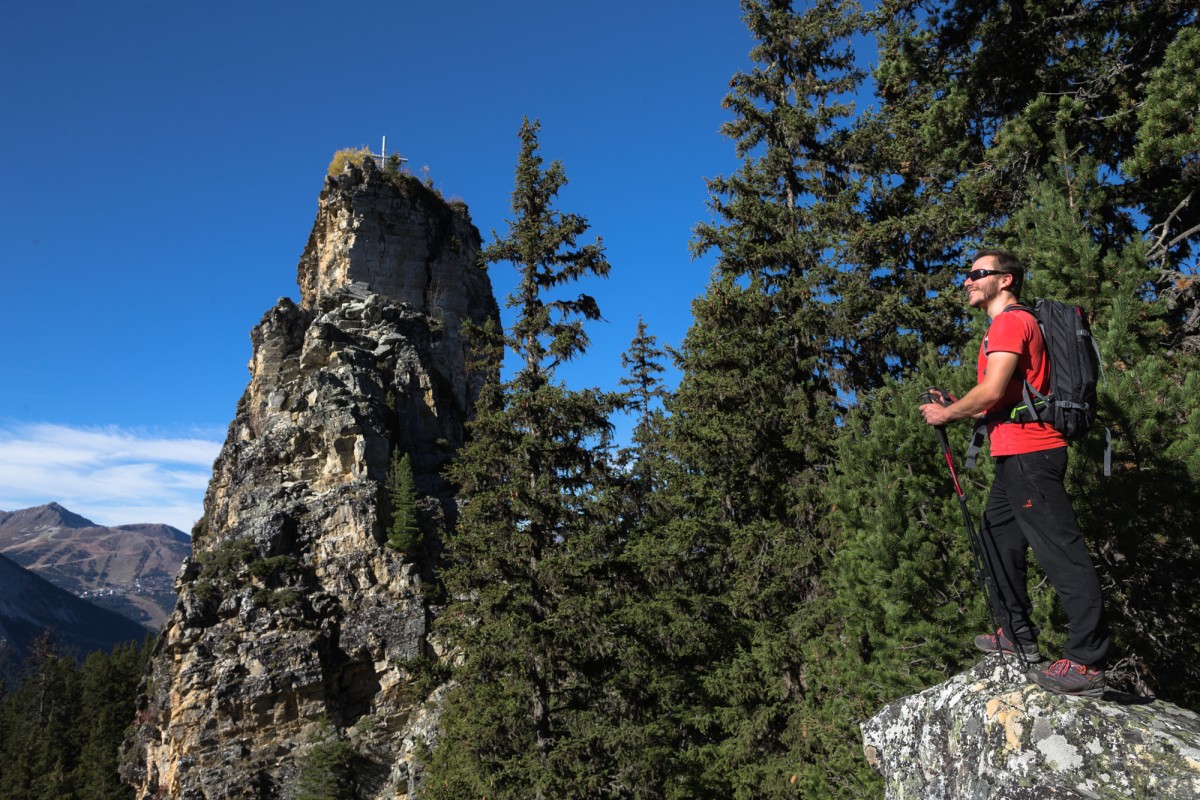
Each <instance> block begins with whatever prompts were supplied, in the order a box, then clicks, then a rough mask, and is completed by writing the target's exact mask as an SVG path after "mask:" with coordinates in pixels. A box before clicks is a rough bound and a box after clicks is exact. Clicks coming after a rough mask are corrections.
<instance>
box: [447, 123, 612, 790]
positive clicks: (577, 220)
mask: <svg viewBox="0 0 1200 800" xmlns="http://www.w3.org/2000/svg"><path fill="white" fill-rule="evenodd" d="M538 128H539V126H538V124H537V123H536V122H535V123H531V122H529V121H528V120H525V121H524V123H523V124H522V126H521V131H520V140H521V152H520V157H519V159H518V161H517V170H516V187H515V189H514V191H513V195H512V211H513V214H514V216H513V218H512V219H511V220H509V223H508V224H509V233H508V235H507V236H506V237H504V238H500V237H496V239H495V241H494V243H493V244H491V245H490V246H489V247H488V248H487V249H486V250H485V251H484V259H485V261H486V262H487V263H489V264H496V263H499V262H507V263H510V264H512V265H513V266H515V267H516V269H517V272H518V274H519V281H518V284H517V287H516V289H515V290H514V291H513V293H512V294H511V295H510V296H509V297H508V299H507V305H508V307H509V308H512V309H514V311H515V320H514V322H513V324H512V327H511V328H510V329H509V330H507V331H505V333H504V336H503V341H504V346H505V348H506V349H507V350H508V351H510V352H511V353H512V354H513V355H514V356H515V357H516V359H517V364H518V368H517V371H516V373H515V374H514V375H513V377H512V379H511V380H509V381H507V382H505V383H503V384H497V383H493V384H491V385H490V386H487V387H485V390H484V392H483V394H482V396H481V400H480V404H479V406H478V408H477V414H476V418H475V420H474V421H473V423H472V424H471V425H470V427H469V435H470V441H469V443H468V444H467V446H466V447H465V448H464V449H463V450H462V452H461V457H460V459H459V460H458V462H457V463H456V464H455V466H454V467H453V469H452V471H451V477H452V478H453V479H454V480H455V481H456V482H457V483H458V485H459V487H460V493H459V497H460V498H461V500H462V501H463V511H462V515H461V516H460V518H459V521H458V525H457V530H456V531H455V533H454V534H453V536H451V537H450V538H449V539H448V541H447V555H448V559H449V566H448V568H447V570H446V572H445V581H446V586H447V588H448V590H449V592H450V596H451V598H453V600H452V603H451V605H450V607H449V608H448V609H447V612H446V613H445V614H444V615H443V617H442V624H443V625H444V626H445V629H446V630H447V633H448V634H449V635H450V637H451V639H452V641H453V642H454V644H455V645H457V646H458V647H460V648H461V650H462V653H463V657H464V662H463V665H462V667H461V668H460V669H458V670H457V671H456V674H455V677H456V679H457V681H458V685H457V687H456V688H455V690H454V691H452V692H451V693H450V695H449V696H448V697H447V700H446V706H445V712H444V715H443V731H442V734H441V736H440V738H439V742H438V747H437V748H436V749H435V751H434V752H433V754H432V756H431V763H430V768H429V774H428V777H427V780H426V782H425V784H424V787H423V794H424V795H426V796H427V797H429V798H434V799H435V800H436V798H461V797H479V796H486V797H489V798H508V797H511V798H522V800H527V799H528V798H541V797H553V798H568V797H596V796H599V795H600V794H602V793H603V788H602V786H603V783H602V781H603V780H604V778H603V777H602V776H601V775H600V774H599V773H600V772H602V770H603V767H602V766H598V765H597V762H598V761H602V759H601V758H599V757H597V754H594V753H590V752H589V757H587V758H585V757H581V754H580V751H579V749H578V748H579V747H588V746H590V742H589V737H591V736H593V735H594V734H593V731H594V728H595V725H596V724H597V721H596V716H597V715H598V714H599V711H598V705H599V704H598V702H597V693H598V692H599V691H600V690H599V689H598V688H597V687H598V684H599V683H600V681H599V679H598V678H597V677H596V676H597V675H598V673H599V672H600V671H601V670H602V668H603V664H604V663H605V659H606V658H607V657H608V656H609V655H611V654H609V653H607V652H606V647H608V646H609V639H608V637H605V636H603V635H600V634H599V626H600V625H601V622H600V620H601V619H602V617H603V608H601V607H600V606H601V603H602V602H603V601H602V599H601V598H602V597H603V593H601V592H599V591H597V589H596V587H597V586H598V585H603V582H604V580H605V578H604V571H605V570H607V569H608V568H609V567H608V558H607V556H608V553H609V547H610V542H609V540H608V539H609V537H608V534H607V531H608V530H609V528H608V527H607V526H606V525H605V524H604V521H605V516H604V514H603V511H602V508H601V506H602V504H601V503H600V502H599V501H598V500H597V499H596V498H597V491H596V489H597V487H598V486H599V485H600V484H602V483H603V482H604V481H605V480H606V479H607V470H608V465H607V458H606V454H605V452H604V451H605V445H604V443H605V442H606V441H607V438H608V429H609V423H608V414H609V413H610V412H611V410H612V407H613V403H614V400H615V398H614V397H613V396H610V395H608V394H605V393H602V392H599V391H596V390H584V391H572V390H569V389H567V388H566V387H565V386H563V385H562V384H561V383H558V382H557V381H556V380H555V369H556V367H557V366H558V365H559V364H561V363H563V362H565V361H569V360H571V359H573V358H575V357H576V356H578V355H580V354H581V353H583V351H584V349H585V348H586V346H587V343H588V338H587V335H586V334H585V332H584V328H583V325H584V322H585V321H587V320H595V319H598V318H599V316H600V309H599V308H598V306H597V304H596V302H595V300H594V299H593V298H591V297H589V296H588V295H586V294H580V295H578V296H576V297H574V298H564V297H561V296H557V293H556V291H555V290H557V289H560V288H561V287H563V286H565V285H566V284H569V283H572V282H573V281H576V280H578V279H580V278H585V277H588V276H593V275H594V276H601V277H602V276H605V275H607V273H608V270H609V265H608V262H607V261H606V260H605V258H604V251H603V248H602V246H601V243H600V241H599V240H597V241H596V242H595V243H594V244H588V245H583V246H577V245H576V241H577V239H578V237H579V236H580V235H582V234H583V233H584V232H585V231H586V230H587V228H588V224H587V221H586V220H585V219H584V218H583V217H581V216H578V215H575V214H566V213H562V212H559V211H556V210H554V208H553V207H552V203H553V201H554V198H555V197H556V195H557V193H558V191H559V189H560V188H561V187H562V186H563V185H564V184H565V183H566V176H565V174H564V171H563V167H562V165H561V164H560V163H559V162H553V163H551V164H550V165H549V167H548V168H545V169H543V168H542V159H541V157H540V156H539V155H538V139H537V134H538ZM493 236H495V234H493Z"/></svg>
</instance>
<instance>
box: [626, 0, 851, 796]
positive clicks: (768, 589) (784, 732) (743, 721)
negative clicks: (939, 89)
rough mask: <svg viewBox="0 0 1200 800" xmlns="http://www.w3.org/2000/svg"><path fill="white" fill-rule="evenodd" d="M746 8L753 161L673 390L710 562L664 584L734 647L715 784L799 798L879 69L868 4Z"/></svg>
mask: <svg viewBox="0 0 1200 800" xmlns="http://www.w3.org/2000/svg"><path fill="white" fill-rule="evenodd" d="M743 10H744V17H745V20H746V23H747V25H748V27H749V28H750V30H751V32H752V33H753V34H754V36H755V38H756V40H757V43H756V45H755V47H754V49H753V50H752V51H751V54H750V57H751V59H752V61H753V62H754V68H753V69H752V70H749V71H746V72H743V73H739V74H737V75H735V76H734V78H733V80H732V82H731V86H732V91H731V93H730V94H729V96H728V97H727V99H726V106H727V107H728V108H729V109H731V111H732V112H733V114H734V119H733V120H732V121H731V122H729V123H728V124H727V125H726V126H725V128H724V132H725V133H726V135H728V136H729V137H730V138H731V139H733V140H734V142H735V145H736V148H737V152H738V154H739V155H740V156H741V157H742V158H743V163H742V167H741V168H740V169H739V170H738V171H737V172H736V173H734V174H733V175H731V176H729V177H725V178H718V179H716V180H713V181H711V182H710V184H709V188H710V192H711V195H712V201H711V208H712V210H713V211H714V213H715V215H716V220H715V221H714V222H712V223H709V224H702V225H699V226H698V227H697V235H696V241H695V243H694V249H695V250H696V251H697V252H698V253H704V252H708V251H714V252H715V253H716V255H717V263H716V267H715V269H714V273H713V278H712V281H711V283H710V285H709V287H708V290H707V292H706V294H705V296H704V297H702V298H700V299H699V300H697V301H696V302H695V303H694V304H693V311H694V317H695V318H694V322H693V325H692V327H691V329H690V330H689V332H688V335H687V338H686V339H685V341H684V343H683V346H682V347H681V348H680V350H679V363H680V366H681V368H682V369H683V370H684V376H683V379H682V381H681V384H680V387H679V389H678V391H677V392H676V393H675V395H674V396H673V397H672V398H671V400H670V402H669V404H668V405H669V411H670V412H671V418H670V422H669V423H668V431H669V446H670V449H671V454H672V457H673V458H674V459H676V460H677V461H678V462H679V463H680V465H681V469H680V471H679V473H678V475H676V476H675V479H674V480H673V481H672V486H671V490H670V494H671V495H673V498H674V502H675V503H678V504H680V505H681V506H684V507H685V508H686V509H687V510H686V512H685V514H686V516H685V515H684V514H679V515H677V516H678V517H679V520H678V521H677V522H675V523H673V524H671V525H670V526H668V527H667V528H666V529H665V530H664V544H665V543H667V542H672V541H678V542H679V543H680V545H677V549H680V550H685V551H687V552H689V553H694V554H701V555H691V556H690V559H691V560H695V559H702V560H703V562H704V563H703V568H702V569H687V570H685V571H683V575H684V576H687V577H686V579H689V580H694V581H695V583H694V584H692V585H691V586H689V587H688V589H687V591H686V593H681V592H679V589H678V588H674V587H673V588H671V589H666V588H665V587H664V591H666V592H669V591H674V592H675V593H676V594H684V596H686V597H688V598H690V599H691V601H692V602H693V603H696V602H697V600H696V598H705V599H704V601H703V602H704V603H713V604H715V606H716V607H715V608H710V609H706V612H707V613H706V617H705V619H707V620H708V621H709V624H710V625H711V626H712V631H711V632H710V633H709V635H708V636H706V637H702V638H701V639H700V641H707V640H711V641H713V642H716V643H719V652H720V653H721V655H720V656H719V657H718V658H717V659H716V660H715V661H714V662H712V663H710V664H709V665H707V666H706V667H705V673H704V674H703V677H702V681H703V686H704V689H705V691H706V692H707V693H708V697H707V698H705V705H704V706H703V707H700V708H696V709H693V713H694V714H695V718H696V719H703V720H704V722H703V724H702V727H703V728H704V731H705V735H706V736H707V737H708V741H707V742H706V743H705V744H704V745H703V747H704V748H705V750H704V752H705V755H706V758H705V759H703V762H702V763H701V764H700V765H699V766H700V768H701V769H702V770H703V773H704V778H703V783H704V785H705V786H706V788H707V791H709V792H711V793H712V794H713V795H714V796H715V795H716V794H720V795H722V796H729V797H783V796H789V795H793V794H794V792H795V786H794V785H793V784H790V783H789V782H788V778H789V776H790V775H791V774H794V772H795V770H794V768H793V767H794V765H795V762H796V756H795V755H794V754H793V753H792V752H790V751H791V750H792V749H793V748H794V747H795V744H794V742H796V741H801V740H802V735H801V731H800V729H799V727H798V725H799V724H800V723H801V721H800V720H798V719H797V717H796V714H795V709H796V707H797V705H798V703H799V702H800V701H801V699H802V698H803V696H804V694H805V691H806V689H805V685H804V676H805V674H806V673H807V671H808V667H807V665H806V664H805V656H804V653H803V651H802V647H801V645H802V643H803V641H804V640H805V639H806V638H808V637H809V636H811V635H812V634H813V626H814V624H815V623H816V621H817V619H816V618H815V617H814V616H813V615H812V614H811V613H810V611H809V608H808V603H809V601H811V600H812V599H813V598H814V597H816V596H817V595H818V594H819V592H820V584H819V582H818V578H819V574H820V570H821V562H822V559H823V558H824V555H825V551H826V549H825V546H824V545H823V543H822V540H823V538H824V536H825V532H824V530H823V521H822V517H823V509H822V507H821V505H820V499H821V498H820V494H819V489H820V486H821V483H822V482H823V480H824V479H825V476H826V475H827V473H828V471H829V469H830V468H831V465H832V459H833V454H834V450H833V446H834V439H835V436H836V430H837V419H838V417H839V415H840V413H841V406H842V402H841V400H840V399H839V388H840V387H841V386H843V385H846V382H847V381H849V380H851V379H852V377H853V376H852V375H851V371H850V369H849V367H851V366H852V361H851V359H850V356H851V355H852V353H851V351H850V350H848V349H847V348H846V344H847V342H849V341H850V338H849V336H850V334H849V332H848V331H847V330H846V329H845V328H843V327H842V323H843V321H842V318H841V317H840V316H839V315H838V307H839V303H840V299H839V298H837V297H835V296H833V295H832V294H831V291H832V289H833V287H834V286H835V285H836V280H837V269H836V267H835V265H834V264H833V263H832V262H831V261H830V260H829V258H828V255H829V254H830V253H831V252H834V251H836V249H837V247H838V246H839V242H838V240H837V239H836V238H835V237H834V231H835V230H836V228H835V227H834V226H833V225H832V224H831V223H832V222H833V221H835V220H840V219H842V218H843V217H844V216H845V215H846V214H847V213H848V210H849V209H850V208H852V206H853V204H854V202H855V189H854V186H855V180H856V179H855V176H854V174H853V165H852V161H851V154H850V153H848V152H847V151H846V150H845V142H846V138H847V131H848V126H847V121H848V120H849V119H850V118H851V117H852V115H853V107H852V104H851V102H850V99H849V98H850V97H851V96H852V94H853V92H854V91H855V89H856V87H857V86H858V85H859V83H860V82H861V80H862V72H861V70H860V69H859V68H858V67H857V66H856V64H855V62H854V58H853V53H852V52H851V49H850V46H849V42H850V40H851V38H852V37H853V36H854V35H855V34H856V33H857V32H858V31H859V30H860V29H861V25H862V20H863V18H862V16H861V14H860V12H859V11H858V7H857V5H856V4H854V3H852V2H837V1H836V0H826V1H824V2H817V3H813V4H811V6H809V7H808V8H807V9H806V10H805V11H804V12H802V13H793V12H792V9H791V4H790V3H789V2H785V1H784V0H762V1H753V2H751V1H749V0H748V1H747V2H744V3H743ZM647 566H649V565H647ZM649 574H653V572H651V573H649ZM659 574H662V572H661V570H659ZM664 577H668V579H675V576H664ZM701 607H703V606H701Z"/></svg>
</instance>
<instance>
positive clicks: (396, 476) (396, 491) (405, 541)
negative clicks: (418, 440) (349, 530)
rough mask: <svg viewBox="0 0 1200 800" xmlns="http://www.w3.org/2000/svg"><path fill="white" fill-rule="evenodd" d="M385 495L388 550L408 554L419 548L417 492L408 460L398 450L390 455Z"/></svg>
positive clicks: (410, 463)
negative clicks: (390, 460) (388, 521)
mask: <svg viewBox="0 0 1200 800" xmlns="http://www.w3.org/2000/svg"><path fill="white" fill-rule="evenodd" d="M387 492H388V501H389V505H390V507H391V524H390V525H389V526H388V541H387V543H388V547H391V548H392V549H394V550H400V551H403V552H405V553H411V552H412V551H414V550H416V549H417V548H419V547H420V546H421V542H422V541H423V539H422V536H421V527H420V525H418V523H417V489H416V484H415V483H414V482H413V471H412V459H410V458H409V457H408V453H404V454H403V455H401V454H400V451H399V450H396V451H395V452H393V453H392V463H391V466H390V467H389V469H388V475H387Z"/></svg>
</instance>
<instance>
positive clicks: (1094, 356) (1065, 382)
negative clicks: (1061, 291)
mask: <svg viewBox="0 0 1200 800" xmlns="http://www.w3.org/2000/svg"><path fill="white" fill-rule="evenodd" d="M1014 309H1015V310H1020V311H1027V312H1029V313H1030V314H1033V316H1034V317H1035V318H1036V319H1037V321H1038V327H1039V328H1041V329H1042V338H1043V339H1045V341H1046V356H1047V358H1049V359H1050V390H1049V391H1048V392H1046V394H1042V393H1040V392H1039V391H1038V390H1037V389H1034V388H1033V387H1032V386H1030V385H1029V381H1025V386H1024V388H1023V390H1022V391H1023V395H1024V396H1023V402H1022V403H1020V404H1018V405H1016V406H1014V407H1013V408H1012V409H1010V410H1009V411H1008V413H1007V414H1006V415H1005V420H1006V421H1012V422H1045V423H1049V424H1050V425H1053V426H1054V429H1055V430H1056V431H1058V432H1059V433H1061V434H1062V435H1063V436H1065V437H1066V438H1067V439H1068V440H1071V441H1074V440H1075V439H1080V438H1082V437H1083V435H1084V434H1086V433H1087V432H1088V431H1090V430H1091V429H1092V426H1093V425H1094V424H1095V422H1096V385H1097V384H1098V383H1099V382H1100V377H1101V376H1102V375H1103V373H1104V368H1103V367H1102V366H1101V365H1100V350H1099V349H1098V348H1097V347H1096V342H1095V340H1094V339H1092V329H1091V326H1089V325H1088V318H1087V312H1085V311H1084V310H1083V309H1082V308H1080V307H1079V306H1073V305H1070V304H1068V303H1060V302H1059V301H1057V300H1038V301H1037V303H1036V304H1035V305H1034V307H1033V308H1030V307H1029V306H1023V305H1011V306H1009V307H1008V308H1006V309H1004V310H1005V311H1012V310H1014Z"/></svg>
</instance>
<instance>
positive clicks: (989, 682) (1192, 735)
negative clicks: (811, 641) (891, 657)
mask: <svg viewBox="0 0 1200 800" xmlns="http://www.w3.org/2000/svg"><path fill="white" fill-rule="evenodd" d="M862 730H863V744H864V752H865V754H866V756H867V760H868V761H869V762H870V763H871V765H872V766H873V767H874V768H875V770H876V771H878V772H879V773H880V774H881V775H883V778H884V781H885V785H886V787H887V789H886V791H887V794H886V797H887V798H888V800H901V799H902V798H903V799H904V800H907V799H908V798H920V799H921V800H957V799H958V798H978V799H979V800H989V799H990V798H995V800H1000V799H1001V798H1003V799H1004V800H1011V799H1013V798H1018V799H1019V798H1025V799H1026V800H1036V799H1037V798H1089V799H1094V798H1128V797H1170V798H1200V716H1197V715H1196V714H1194V713H1192V712H1190V711H1187V710H1184V709H1181V708H1178V707H1176V706H1173V705H1171V704H1169V703H1164V702H1159V701H1151V700H1150V699H1149V698H1139V697H1131V696H1126V695H1120V694H1116V693H1109V694H1108V695H1106V696H1105V698H1104V699H1100V700H1093V699H1087V698H1076V697H1064V696H1062V695H1057V694H1052V693H1049V692H1046V691H1044V690H1042V689H1040V688H1038V687H1037V686H1036V685H1034V684H1032V683H1030V682H1028V680H1027V679H1026V678H1025V676H1024V675H1023V674H1022V673H1021V672H1020V671H1019V669H1018V668H1017V666H1016V664H1015V662H1013V661H1012V660H1009V661H1007V662H1004V661H1001V660H1000V659H999V658H997V657H989V658H986V659H984V660H983V661H981V662H980V663H979V664H977V665H976V666H975V667H973V668H972V669H970V670H968V671H967V672H964V673H962V674H961V675H958V676H956V677H954V678H952V679H950V680H949V681H946V682H945V683H942V684H940V685H938V686H934V687H932V688H930V689H927V690H925V691H923V692H921V693H919V694H915V695H911V696H909V697H905V698H902V699H900V700H897V701H895V702H894V703H891V704H890V705H888V706H887V707H886V708H884V709H883V710H882V711H880V712H879V713H878V714H876V715H875V716H874V717H872V718H871V719H870V720H868V721H867V722H865V723H863V726H862Z"/></svg>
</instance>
